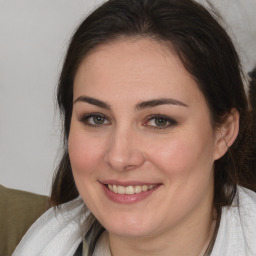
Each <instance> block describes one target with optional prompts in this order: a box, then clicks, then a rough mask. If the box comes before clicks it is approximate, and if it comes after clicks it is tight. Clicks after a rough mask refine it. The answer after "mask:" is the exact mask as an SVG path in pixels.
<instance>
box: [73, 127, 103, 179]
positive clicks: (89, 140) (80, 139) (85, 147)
mask: <svg viewBox="0 0 256 256" xmlns="http://www.w3.org/2000/svg"><path fill="white" fill-rule="evenodd" d="M101 148H102V147H100V146H99V145H98V142H97V140H95V139H93V137H90V136H85V135H84V134H83V133H82V132H75V131H72V129H71V130H70V134H69V139H68V152H69V157H70V162H71V166H72V171H73V174H74V176H75V175H79V176H82V175H88V174H90V173H92V172H93V171H94V169H95V167H96V166H97V165H98V163H99V162H100V161H99V159H100V158H101V154H102V152H101V150H100V149H101Z"/></svg>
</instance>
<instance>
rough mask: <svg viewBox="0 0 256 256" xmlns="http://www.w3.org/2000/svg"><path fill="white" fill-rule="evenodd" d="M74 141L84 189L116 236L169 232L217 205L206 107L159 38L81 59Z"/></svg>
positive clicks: (105, 49)
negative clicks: (214, 199) (154, 40)
mask: <svg viewBox="0 0 256 256" xmlns="http://www.w3.org/2000/svg"><path fill="white" fill-rule="evenodd" d="M68 146H69V156H70V160H71V165H72V171H73V175H74V179H75V182H76V186H77V188H78V191H79V193H80V195H81V196H82V198H83V200H84V202H85V203H86V205H87V206H88V207H89V209H90V210H91V211H92V213H93V214H94V215H95V217H96V218H97V219H98V220H99V221H100V223H101V224H102V225H103V226H104V227H105V228H106V229H107V230H108V231H109V232H110V233H112V234H115V235H119V236H126V237H127V236H128V237H143V236H151V235H152V236H153V235H158V234H163V233H164V232H168V231H169V230H173V229H176V228H177V227H180V226H182V225H183V226H184V227H185V226H186V227H189V225H190V224H192V223H194V224H196V223H200V221H201V220H202V219H203V218H204V216H205V215H207V214H208V215H209V212H210V210H211V209H212V202H213V162H214V160H215V159H216V158H217V155H218V153H217V142H216V136H215V133H214V130H213V128H212V126H211V122H210V114H209V109H208V107H207V104H206V102H205V99H204V97H203V95H202V93H201V92H200V90H199V89H198V86H197V84H196V82H195V81H194V80H193V79H192V77H191V76H190V74H189V73H188V72H187V71H186V70H185V69H184V67H183V65H182V64H181V62H180V60H179V59H178V58H177V57H176V56H175V55H174V54H173V53H172V52H170V51H169V50H168V49H167V48H166V47H165V46H163V45H161V44H158V43H156V42H153V41H151V40H149V39H134V40H132V39H129V40H128V39H127V40H120V41H115V42H113V43H112V44H108V45H105V46H101V47H98V48H97V49H96V50H95V51H94V52H92V53H91V54H90V55H89V56H87V57H86V58H85V59H84V60H83V62H82V63H81V65H80V66H79V69H78V71H77V74H76V77H75V82H74V105H73V113H72V120H71V128H70V134H69V143H68Z"/></svg>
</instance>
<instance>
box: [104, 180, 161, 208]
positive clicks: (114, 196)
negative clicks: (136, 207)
mask: <svg viewBox="0 0 256 256" xmlns="http://www.w3.org/2000/svg"><path fill="white" fill-rule="evenodd" d="M100 184H101V185H102V188H103V191H104V193H105V195H106V196H107V197H108V198H109V199H110V200H111V201H113V202H115V203H121V204H131V203H136V202H139V201H142V200H144V199H146V198H147V197H149V196H150V195H152V194H153V193H155V191H156V190H158V189H159V188H160V187H161V186H162V184H156V183H155V184H150V183H146V184H143V183H141V182H131V183H130V182H115V181H112V180H111V181H105V182H100Z"/></svg>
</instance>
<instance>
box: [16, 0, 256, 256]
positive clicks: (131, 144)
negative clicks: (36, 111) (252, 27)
mask: <svg viewBox="0 0 256 256" xmlns="http://www.w3.org/2000/svg"><path fill="white" fill-rule="evenodd" d="M243 81H244V79H243V75H242V72H241V67H240V63H239V58H238V56H237V53H236V51H235V49H234V47H233V45H232V42H231V40H230V38H229V37H228V36H227V34H226V33H225V31H224V30H223V29H222V27H221V26H220V25H219V24H218V23H217V22H216V21H215V20H214V18H213V17H212V16H211V15H210V14H209V13H208V12H207V11H206V10H205V9H204V8H203V7H202V6H200V5H199V4H197V3H195V2H193V1H190V0H157V1H155V0H109V1H107V2H106V3H105V4H103V5H102V6H101V7H99V8H98V9H97V10H96V11H94V12H93V13H92V14H91V15H90V16H89V17H87V18H86V19H85V20H84V22H83V23H82V24H81V25H80V26H79V28H78V29H77V31H76V32H75V34H74V36H73V38H72V40H71V43H70V46H69V49H68V52H67V56H66V59H65V62H64V65H63V69H62V73H61V76H60V81H59V87H58V103H59V106H60V109H61V111H62V113H63V117H64V153H63V157H62V159H61V162H60V165H59V168H58V170H57V172H56V176H55V179H54V182H53V187H52V194H51V201H52V205H54V206H59V207H57V208H56V209H55V210H53V209H51V210H49V211H48V212H47V213H46V214H45V215H44V216H43V217H41V218H40V219H39V220H38V221H37V222H36V223H35V224H34V225H33V226H32V228H31V229H30V230H29V232H28V233H27V235H26V236H25V237H24V238H23V241H22V242H21V244H20V246H18V248H17V250H16V251H15V253H14V255H113V256H116V255H122V256H125V255H168V256H169V255H191V256H192V255H196V256H198V255H214V256H215V255H216V256H217V255H218V256H219V255H225V256H229V255H241V256H242V255H256V247H255V244H256V243H255V242H256V241H255V239H256V238H255V237H256V231H255V230H256V229H255V228H256V216H255V211H256V195H255V193H254V192H253V191H252V190H255V186H256V182H255V175H254V174H253V172H252V170H250V168H249V164H248V163H247V161H248V159H247V154H249V153H250V145H249V142H248V138H250V136H251V135H250V134H251V131H250V129H251V121H250V118H251V117H250V114H249V109H248V102H247V99H246V95H245V92H244V88H243ZM246 188H247V189H246ZM249 189H251V190H249ZM79 195H80V197H78V196H79ZM65 203H66V204H65ZM85 205H86V206H85ZM82 240H83V242H82Z"/></svg>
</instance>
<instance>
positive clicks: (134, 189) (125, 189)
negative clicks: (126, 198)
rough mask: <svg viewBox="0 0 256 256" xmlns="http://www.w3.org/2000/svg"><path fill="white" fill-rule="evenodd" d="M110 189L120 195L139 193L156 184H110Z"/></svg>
mask: <svg viewBox="0 0 256 256" xmlns="http://www.w3.org/2000/svg"><path fill="white" fill-rule="evenodd" d="M107 186H108V189H109V190H111V191H112V192H114V193H115V194H119V195H124V194H126V195H133V194H139V193H142V192H146V191H148V190H150V189H153V188H154V187H156V185H142V186H132V185H130V186H120V185H110V184H108V185H107Z"/></svg>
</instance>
